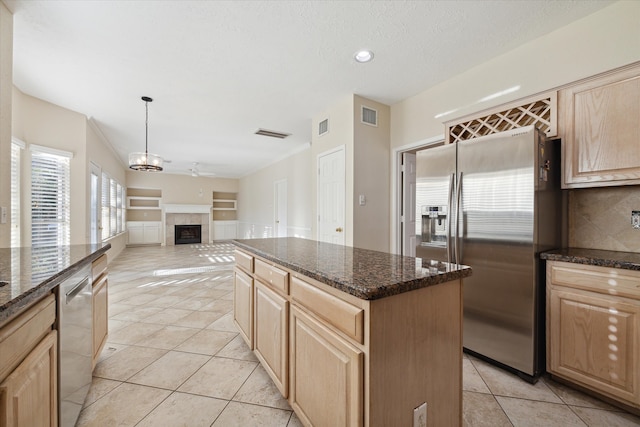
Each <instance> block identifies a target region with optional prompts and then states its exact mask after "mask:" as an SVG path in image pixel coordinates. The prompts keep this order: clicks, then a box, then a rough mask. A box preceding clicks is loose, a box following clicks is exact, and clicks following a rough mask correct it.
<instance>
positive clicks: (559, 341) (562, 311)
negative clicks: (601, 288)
mask: <svg viewBox="0 0 640 427" xmlns="http://www.w3.org/2000/svg"><path fill="white" fill-rule="evenodd" d="M547 320H548V327H549V342H548V348H549V352H548V354H549V360H548V362H547V363H548V370H549V372H551V373H554V374H558V375H560V376H562V377H565V378H567V379H570V380H574V381H576V382H578V383H581V384H582V385H584V386H586V387H588V388H591V389H593V390H596V391H600V392H602V393H605V394H608V395H610V396H612V397H615V398H618V399H623V400H626V401H628V402H634V403H636V404H638V403H640V390H638V388H639V386H640V381H639V378H640V377H639V375H638V372H639V371H638V369H640V366H638V362H639V360H640V355H639V354H638V348H639V347H638V345H639V344H640V343H639V342H638V341H639V338H640V337H639V335H638V334H639V333H640V329H639V327H640V304H638V302H637V301H634V300H630V299H629V300H627V299H625V298H617V297H612V296H608V295H600V294H597V293H593V292H586V291H579V290H573V289H569V288H562V287H555V286H554V287H551V288H550V289H549V307H548V319H547Z"/></svg>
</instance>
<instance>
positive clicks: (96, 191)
mask: <svg viewBox="0 0 640 427" xmlns="http://www.w3.org/2000/svg"><path fill="white" fill-rule="evenodd" d="M90 172H91V197H90V202H89V203H90V204H91V206H90V207H89V212H90V214H89V215H90V218H89V224H90V225H89V234H90V236H89V241H90V242H91V243H98V242H100V240H101V239H102V232H101V231H102V227H100V201H101V200H102V197H101V185H100V176H101V170H100V167H99V166H97V165H96V164H94V163H91V164H90Z"/></svg>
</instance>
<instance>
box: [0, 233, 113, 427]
mask: <svg viewBox="0 0 640 427" xmlns="http://www.w3.org/2000/svg"><path fill="white" fill-rule="evenodd" d="M110 247H111V245H110V244H106V245H102V244H99V245H71V246H59V247H45V248H10V249H0V408H2V411H0V425H7V426H13V425H58V424H60V425H65V426H66V425H73V424H75V420H76V418H77V414H78V412H79V411H80V408H81V407H82V401H83V400H84V394H82V393H86V392H87V391H88V388H89V386H90V384H91V368H92V356H95V354H96V353H97V351H99V349H100V348H101V346H102V345H103V344H104V339H105V338H106V333H107V329H106V326H107V311H106V310H107V308H106V305H107V299H106V289H107V288H106V268H107V262H106V254H105V252H106V251H107V250H108V249H109V248H110ZM79 275H81V276H82V277H81V278H80V279H78V280H77V281H78V283H79V284H80V285H82V286H79V285H78V286H73V289H69V290H68V291H64V292H60V290H59V288H60V287H61V286H65V285H67V284H73V285H75V284H76V282H75V279H74V278H75V277H76V276H79ZM96 279H97V280H96ZM92 282H93V284H92ZM92 285H93V289H92ZM72 301H73V302H72ZM72 306H73V308H72V309H71V310H70V307H72ZM65 311H66V314H65V315H64V316H63V314H64V313H65ZM79 313H83V316H82V318H81V319H80V318H78V314H79ZM85 314H86V315H85ZM65 316H66V317H65ZM80 321H81V323H82V324H80V323H79V322H80ZM95 344H97V347H95ZM94 347H95V348H94ZM65 349H66V350H65ZM80 350H82V353H80ZM92 351H93V352H92ZM69 355H71V357H69ZM59 369H60V370H64V372H60V371H59ZM81 371H82V372H83V373H84V374H85V375H84V376H83V377H82V380H83V381H84V382H80V383H79V382H78V378H79V376H78V375H77V373H78V372H81ZM80 385H81V386H82V389H80ZM78 400H79V401H78Z"/></svg>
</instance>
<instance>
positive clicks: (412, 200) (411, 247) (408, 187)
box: [401, 153, 416, 257]
mask: <svg viewBox="0 0 640 427" xmlns="http://www.w3.org/2000/svg"><path fill="white" fill-rule="evenodd" d="M401 223H402V255H404V256H413V257H414V256H416V155H415V154H411V153H403V154H402V222H401Z"/></svg>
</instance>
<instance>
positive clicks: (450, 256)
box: [447, 173, 456, 263]
mask: <svg viewBox="0 0 640 427" xmlns="http://www.w3.org/2000/svg"><path fill="white" fill-rule="evenodd" d="M455 180H456V174H455V173H452V174H451V177H450V179H449V196H448V198H447V262H448V263H451V261H452V260H453V247H452V246H451V241H452V239H451V237H452V236H454V235H453V229H452V228H451V224H452V221H451V219H452V217H453V183H454V182H455ZM454 237H455V236H454Z"/></svg>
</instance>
